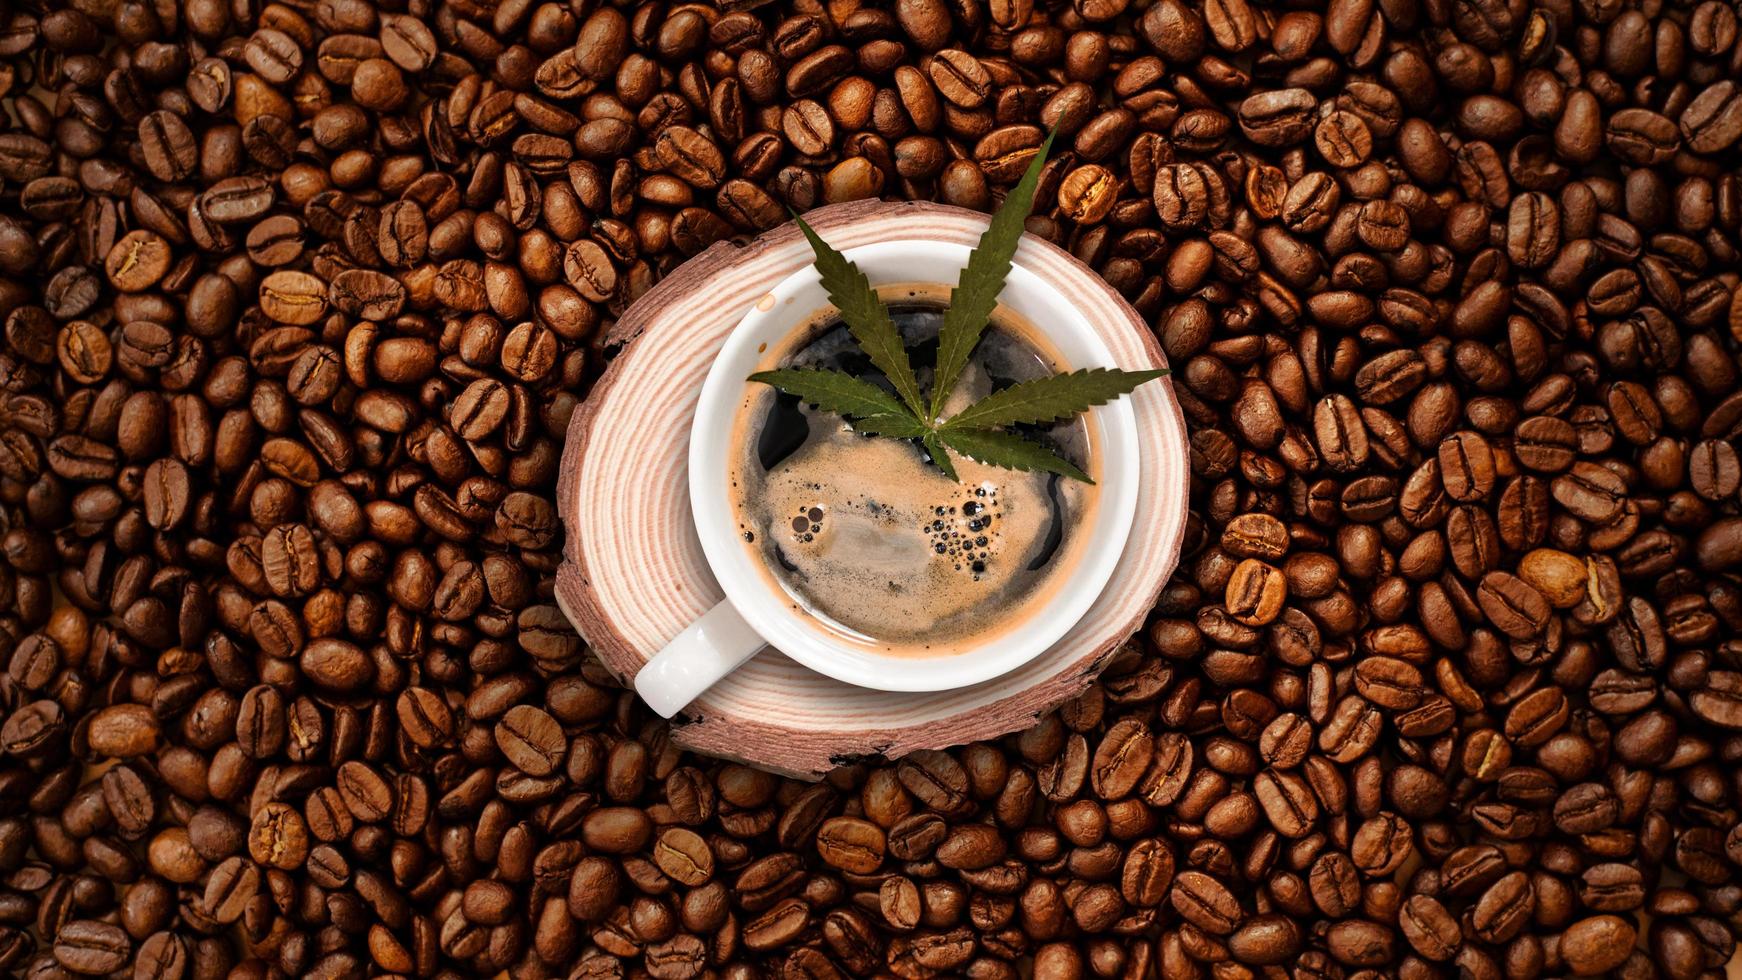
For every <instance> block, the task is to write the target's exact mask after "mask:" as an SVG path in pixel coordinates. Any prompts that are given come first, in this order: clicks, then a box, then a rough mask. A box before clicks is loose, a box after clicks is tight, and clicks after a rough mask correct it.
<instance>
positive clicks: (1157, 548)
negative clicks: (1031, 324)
mask: <svg viewBox="0 0 1742 980" xmlns="http://www.w3.org/2000/svg"><path fill="white" fill-rule="evenodd" d="M807 217H808V220H809V221H810V222H811V223H812V225H813V226H814V227H815V228H816V229H817V231H818V232H820V233H821V234H822V235H823V237H824V238H826V239H827V240H828V241H829V243H830V244H832V245H834V246H835V247H836V248H839V249H843V250H845V249H848V248H853V247H855V246H859V245H865V244H870V243H872V242H880V241H889V240H895V239H914V238H923V239H932V240H937V241H945V242H958V243H961V244H963V245H968V246H972V245H974V244H975V243H976V242H978V241H979V237H980V234H981V233H982V232H983V231H985V229H986V224H987V216H986V215H984V214H980V213H978V212H974V211H966V210H962V209H959V208H951V207H945V206H942V205H935V204H926V203H890V202H879V201H866V202H857V203H853V204H842V205H835V206H831V207H826V208H823V209H821V210H819V211H816V212H813V213H812V214H810V215H808V216H807ZM811 258H812V256H811V250H810V247H809V246H808V245H807V244H806V243H805V240H804V238H803V237H802V236H801V235H800V234H799V231H798V228H797V226H796V225H792V224H788V225H784V226H782V227H780V228H777V229H775V230H773V231H771V232H769V233H768V234H766V235H763V236H762V237H761V238H758V239H757V240H755V241H754V242H751V243H750V244H749V245H745V246H737V245H732V244H729V243H721V244H718V245H715V246H713V247H712V248H710V249H708V250H707V251H706V252H703V253H702V254H701V255H698V256H696V257H695V258H693V259H691V260H690V261H689V262H687V263H685V264H684V265H683V266H682V267H681V268H679V269H678V270H677V271H676V272H674V273H673V274H671V275H670V276H667V277H666V278H665V279H664V280H663V281H661V282H660V283H659V284H658V285H656V286H654V288H653V289H652V290H651V291H649V292H648V293H647V294H646V295H645V296H643V297H642V298H641V299H640V300H639V301H637V302H636V303H635V304H634V305H633V306H632V307H631V308H630V309H629V310H628V311H626V312H625V314H624V316H623V317H622V319H620V320H619V321H618V323H617V327H616V331H615V332H616V334H617V335H618V336H619V337H621V338H623V339H624V340H626V341H627V342H628V346H627V348H626V349H625V350H624V351H623V352H622V353H621V354H620V355H619V356H618V357H617V359H616V360H615V361H614V362H613V363H612V364H611V366H610V368H609V369H608V370H607V371H606V372H605V375H604V377H602V378H601V379H600V380H599V382H598V384H597V385H595V386H594V388H593V391H592V394H591V396H590V397H589V398H588V400H587V403H586V404H585V405H584V406H583V407H582V408H581V409H580V410H579V411H577V412H576V413H575V416H574V419H573V421H572V422H571V423H570V425H569V432H568V444H567V446H566V448H565V449H564V452H563V460H562V470H561V477H560V480H559V482H558V485H557V501H558V507H559V509H560V511H561V513H562V519H563V522H564V524H565V525H566V527H567V530H568V541H567V544H566V546H565V552H564V561H563V564H562V567H561V569H559V571H558V572H557V580H556V597H557V602H558V603H559V604H560V605H561V607H562V609H563V611H564V612H565V613H566V614H567V615H568V617H569V619H570V621H571V622H573V623H574V625H575V628H576V629H577V630H579V631H580V634H581V635H582V636H583V637H584V638H585V639H586V640H587V642H588V643H589V644H590V645H591V646H592V648H593V650H594V651H595V652H597V653H598V655H599V658H600V660H601V661H603V663H604V664H605V666H606V667H607V668H608V669H609V670H611V671H612V672H613V673H614V674H616V675H617V676H618V677H619V678H621V679H622V680H624V681H625V682H627V681H629V680H630V679H631V678H633V677H634V676H635V673H636V671H638V670H639V669H640V668H641V665H642V664H644V663H646V662H647V660H648V659H649V658H650V657H652V656H653V655H654V654H655V653H657V652H659V650H660V649H661V648H662V647H663V646H664V645H665V644H666V642H667V641H669V640H670V639H671V638H672V637H674V636H676V635H677V634H678V632H679V631H680V630H682V629H683V628H684V627H685V626H687V625H688V624H689V623H691V622H693V621H694V620H695V619H696V618H698V617H699V616H701V615H702V614H703V613H705V612H707V611H708V609H710V608H711V607H713V605H714V604H715V603H717V602H719V601H720V600H721V599H722V598H723V594H722V593H721V591H720V588H719V586H718V584H716V582H715V580H714V577H713V574H712V573H711V572H710V571H709V569H708V566H707V564H706V562H705V561H704V560H703V557H702V549H701V543H700V541H699V540H698V539H697V537H696V532H695V528H694V526H693V524H692V522H691V518H690V503H689V492H688V458H689V432H690V422H691V418H692V416H693V415H694V411H695V405H696V400H697V397H698V396H699V394H700V391H701V386H702V381H703V379H704V378H705V377H706V376H707V373H708V369H709V367H710V365H711V364H712V362H713V359H714V355H715V353H716V352H717V351H718V350H719V348H720V346H721V345H722V344H723V343H724V342H725V339H726V335H727V334H728V333H730V332H731V330H732V328H733V327H735V326H736V325H737V324H738V321H739V320H740V319H741V318H742V317H743V316H744V314H745V312H746V311H748V310H749V309H750V307H751V305H752V304H754V303H755V302H756V301H757V300H758V299H760V298H761V297H762V296H763V294H764V293H766V292H767V291H768V290H769V288H770V287H772V286H773V285H774V284H776V283H778V282H780V281H781V280H782V279H785V278H786V277H787V276H788V275H790V274H792V273H793V272H795V271H797V270H799V269H801V268H803V267H804V266H806V265H809V264H810V262H811ZM1016 262H1017V264H1018V265H1021V266H1023V267H1025V268H1028V269H1030V270H1032V271H1034V272H1036V273H1037V274H1039V275H1041V276H1042V277H1043V278H1045V279H1047V280H1048V281H1049V282H1050V283H1051V284H1052V285H1053V286H1054V287H1055V288H1057V289H1058V290H1059V291H1060V292H1062V293H1063V294H1064V295H1065V296H1066V297H1068V298H1069V299H1070V300H1071V301H1072V302H1073V303H1075V304H1076V305H1077V306H1078V307H1079V308H1080V309H1081V310H1082V312H1083V314H1084V316H1085V317H1086V318H1087V319H1088V320H1089V322H1090V323H1091V324H1093V325H1094V327H1095V328H1096V330H1097V331H1098V332H1099V333H1100V335H1101V337H1102V339H1103V340H1104V341H1105V342H1106V344H1107V346H1108V348H1109V349H1111V350H1112V352H1113V355H1114V358H1115V361H1116V363H1117V365H1118V366H1119V367H1122V368H1126V369H1130V370H1139V369H1143V368H1149V367H1157V366H1163V365H1165V364H1166V359H1165V357H1164V356H1163V354H1162V352H1161V349H1160V347H1159V345H1158V344H1157V343H1156V340H1155V336H1154V334H1153V333H1152V332H1151V331H1150V329H1149V327H1148V326H1147V325H1145V324H1144V323H1143V321H1142V320H1141V319H1140V318H1139V317H1138V316H1137V314H1136V312H1135V311H1133V310H1132V309H1131V307H1130V306H1129V305H1128V304H1126V303H1125V302H1124V300H1122V299H1121V298H1120V297H1119V295H1118V294H1117V293H1116V292H1114V291H1113V289H1112V288H1111V287H1109V286H1108V285H1107V284H1106V283H1104V282H1103V281H1102V280H1101V279H1100V277H1098V276H1096V275H1095V274H1094V273H1093V272H1092V271H1090V270H1089V269H1088V268H1087V267H1086V266H1084V265H1082V264H1081V263H1080V262H1078V261H1077V260H1076V259H1074V258H1072V257H1071V256H1070V255H1069V254H1067V253H1066V252H1064V251H1063V250H1062V249H1059V248H1057V247H1056V246H1054V245H1051V244H1049V243H1047V242H1045V241H1043V240H1041V239H1038V238H1035V237H1034V236H1029V237H1027V238H1025V239H1024V240H1023V243H1022V246H1021V249H1020V250H1019V252H1018V253H1017V258H1016ZM954 276H955V270H947V275H944V276H942V278H945V279H946V280H953V278H954ZM1129 397H1131V398H1132V403H1133V407H1134V408H1135V409H1136V413H1137V425H1138V431H1139V434H1140V437H1141V439H1142V441H1143V446H1144V453H1143V461H1142V490H1141V493H1140V496H1139V500H1138V505H1137V517H1136V520H1135V522H1134V525H1133V528H1132V535H1131V539H1130V542H1129V543H1128V544H1127V545H1126V548H1125V553H1124V555H1123V557H1122V558H1121V560H1120V562H1119V565H1118V568H1117V570H1116V571H1115V572H1114V574H1113V580H1112V582H1111V583H1110V584H1109V585H1108V587H1107V589H1106V591H1105V592H1104V593H1103V594H1102V595H1101V598H1100V599H1098V600H1097V601H1096V603H1095V605H1094V606H1093V607H1092V608H1091V609H1090V610H1089V612H1088V614H1087V615H1086V616H1084V617H1083V619H1082V620H1081V622H1079V623H1078V624H1077V626H1076V628H1075V629H1074V630H1072V631H1071V633H1070V635H1068V636H1067V637H1066V638H1065V639H1063V640H1061V641H1059V643H1057V644H1056V645H1054V646H1053V648H1052V649H1050V650H1048V651H1047V652H1046V653H1045V654H1042V655H1041V656H1040V657H1038V658H1036V659H1035V660H1033V661H1031V662H1029V663H1028V664H1027V665H1025V666H1024V667H1022V668H1019V669H1017V670H1015V671H1013V672H1011V673H1009V674H1006V675H1004V676H1002V677H999V678H996V679H994V680H991V681H987V682H985V683H983V684H979V685H976V686H974V687H968V688H962V689H959V690H954V691H940V692H936V693H928V694H899V693H889V692H884V691H872V690H867V689H864V688H859V687H854V686H851V685H848V684H843V683H841V682H839V681H836V680H833V679H831V678H828V677H824V676H823V675H821V674H817V673H814V672H812V671H810V670H808V669H806V668H804V667H801V666H799V665H798V664H797V663H795V662H793V661H791V660H789V659H787V658H786V657H784V656H782V655H781V654H779V653H778V652H776V651H774V650H772V649H770V650H764V651H763V652H762V653H760V654H758V655H757V656H756V657H755V658H754V659H753V660H751V661H750V662H749V663H747V664H745V665H744V666H743V667H740V668H739V669H738V670H737V671H736V672H735V673H733V674H732V675H731V676H729V677H728V678H726V680H724V681H723V682H721V683H720V684H718V685H715V686H714V687H713V688H712V689H711V690H709V691H708V693H707V694H705V695H703V696H702V697H701V698H700V699H699V700H697V701H696V702H695V703H694V704H692V705H691V706H690V708H689V709H688V711H687V712H686V713H685V715H684V716H682V717H680V718H677V719H673V722H672V738H673V741H675V742H676V743H677V744H679V745H681V746H683V747H685V748H688V749H692V750H695V751H697V752H701V753H705V754H708V755H714V756H722V757H725V758H730V759H735V760H739V761H742V762H745V763H749V764H751V765H755V766H760V767H762V768H764V769H770V770H773V771H775V772H779V773H784V774H788V775H793V776H799V777H804V778H815V777H818V776H821V775H822V774H824V773H826V772H827V771H828V770H829V769H831V768H834V767H835V766H838V765H841V764H844V763H847V762H851V761H853V760H855V759H858V758H860V757H863V756H873V755H881V756H884V757H887V758H895V757H898V756H901V755H905V754H907V753H909V752H912V751H914V750H916V749H932V748H945V747H947V746H952V745H958V744H961V743H963V742H969V741H974V740H978V739H989V738H996V737H997V736H1000V735H1003V734H1006V733H1008V732H1011V731H1015V730H1016V729H1019V728H1023V727H1026V726H1028V725H1030V724H1032V723H1033V722H1034V721H1035V720H1036V719H1037V718H1039V717H1040V716H1041V715H1042V714H1044V713H1045V712H1046V711H1047V710H1049V709H1051V708H1052V707H1054V706H1056V705H1057V704H1059V703H1060V702H1062V701H1064V700H1065V699H1067V698H1070V697H1072V696H1073V695H1075V694H1077V693H1079V692H1080V691H1082V690H1083V689H1084V688H1085V687H1086V686H1087V685H1088V683H1089V681H1090V680H1091V679H1093V678H1094V677H1095V675H1096V674H1097V673H1099V672H1100V670H1101V668H1102V667H1104V666H1105V665H1106V663H1107V661H1108V659H1109V658H1110V657H1111V655H1112V654H1113V652H1114V651H1116V650H1117V649H1118V648H1119V646H1120V644H1121V643H1123V642H1124V641H1125V640H1126V639H1127V638H1129V637H1130V636H1131V634H1132V633H1133V632H1135V631H1136V630H1137V629H1138V628H1140V627H1141V626H1142V625H1143V621H1144V618H1145V617H1146V616H1147V614H1148V612H1149V610H1150V608H1151V607H1152V606H1153V605H1154V604H1155V599H1156V596H1157V595H1158V594H1159V593H1160V591H1161V588H1162V586H1163V585H1164V584H1166V582H1167V579H1168V576H1169V575H1171V574H1172V573H1173V570H1174V566H1175V564H1177V562H1178V560H1179V549H1180V544H1181V542H1182V540H1183V539H1184V536H1185V528H1186V505H1187V476H1188V469H1189V460H1188V457H1187V451H1188V450H1187V445H1186V429H1185V420H1184V417H1183V416H1182V415H1181V413H1180V408H1179V403H1178V401H1177V400H1176V399H1175V398H1174V394H1173V388H1172V387H1171V382H1170V380H1169V379H1163V380H1162V381H1160V382H1156V383H1153V384H1148V385H1144V386H1143V387H1142V388H1140V389H1138V391H1137V392H1136V393H1135V394H1134V395H1132V396H1129Z"/></svg>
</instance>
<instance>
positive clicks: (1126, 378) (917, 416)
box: [750, 130, 1167, 483]
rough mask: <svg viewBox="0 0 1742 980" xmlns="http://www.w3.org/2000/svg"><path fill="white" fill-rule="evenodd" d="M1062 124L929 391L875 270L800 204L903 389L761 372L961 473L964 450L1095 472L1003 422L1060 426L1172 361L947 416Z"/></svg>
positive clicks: (971, 284) (1003, 221)
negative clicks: (875, 283) (863, 267)
mask: <svg viewBox="0 0 1742 980" xmlns="http://www.w3.org/2000/svg"><path fill="white" fill-rule="evenodd" d="M1056 132H1057V131H1056V130H1055V131H1054V132H1052V133H1048V134H1047V137H1046V140H1045V141H1044V142H1042V143H1041V145H1040V149H1038V150H1037V151H1035V154H1034V159H1033V160H1031V161H1029V164H1028V169H1027V170H1026V171H1025V172H1024V173H1023V175H1022V179H1021V180H1019V181H1017V183H1016V186H1015V187H1013V188H1011V190H1010V193H1009V194H1007V195H1006V196H1005V198H1004V203H1003V204H1002V205H1000V206H999V208H998V213H997V214H994V215H993V216H992V223H991V225H990V226H988V227H987V229H986V232H985V234H983V235H981V236H980V243H979V244H978V245H976V246H975V247H974V250H973V251H972V252H970V253H969V254H968V266H967V268H965V269H963V270H962V274H961V277H960V278H959V279H958V281H957V282H956V287H955V289H953V290H952V291H951V292H950V305H949V308H948V309H947V310H945V311H944V322H943V325H942V327H940V328H939V330H938V356H937V367H936V368H935V369H934V371H933V376H932V386H931V396H930V398H929V399H926V398H923V397H922V396H921V395H920V390H919V381H918V378H917V377H916V376H915V374H914V372H913V363H912V362H911V361H910V360H909V359H908V356H907V347H906V345H905V344H904V343H903V342H902V339H901V332H900V331H899V330H897V329H896V328H895V323H894V321H892V320H891V319H890V318H889V311H888V309H886V308H885V307H884V305H883V302H882V300H880V299H878V298H877V293H876V291H875V290H873V289H872V288H871V282H870V280H868V279H866V278H865V274H864V273H863V272H860V271H859V267H858V266H856V265H854V264H853V263H851V262H849V261H847V258H846V256H844V255H842V254H841V253H840V252H837V251H835V249H834V248H832V247H831V246H830V245H829V243H827V242H825V241H823V240H822V238H821V236H819V235H818V234H817V233H816V230H815V229H813V228H812V227H811V226H810V225H809V224H807V223H806V222H805V220H804V219H803V218H801V217H799V216H798V215H796V214H795V215H793V220H795V221H797V222H798V227H799V230H800V231H803V232H804V236H805V238H806V239H807V240H809V241H810V245H811V251H812V252H814V253H816V267H817V273H818V274H819V275H820V276H821V278H822V283H823V289H824V290H826V291H827V292H828V294H829V300H830V302H832V303H834V304H835V308H836V309H838V310H839V311H840V314H841V320H842V322H844V323H845V324H846V325H847V330H848V332H849V333H851V334H852V335H853V340H854V341H855V342H856V343H858V345H859V348H860V349H861V350H863V351H864V352H865V355H866V356H867V357H869V358H870V359H871V363H872V365H874V366H875V367H876V368H877V370H879V371H881V372H883V376H884V377H886V378H888V379H889V383H890V384H891V385H892V386H894V388H895V394H893V395H891V394H890V393H889V392H887V391H885V390H883V389H882V388H880V387H878V386H877V385H874V384H872V383H871V382H869V381H866V380H864V379H862V378H856V377H854V376H852V375H850V374H846V373H844V372H841V371H828V370H794V369H790V368H783V369H781V370H776V371H759V372H757V373H756V374H752V375H751V376H750V380H751V381H760V382H762V383H764V384H769V385H773V386H774V387H776V388H779V389H780V390H782V391H785V392H788V393H790V394H794V395H797V396H798V397H800V398H802V399H803V400H805V401H806V402H809V403H810V404H812V405H815V406H817V407H818V408H820V409H822V410H823V411H826V412H833V413H835V414H836V415H841V416H844V417H846V418H847V419H848V420H849V421H850V422H851V423H852V425H853V428H854V429H855V430H857V431H859V432H862V433H865V434H867V435H874V436H886V437H888V438H891V439H917V440H919V442H920V444H921V445H923V446H924V447H925V451H926V453H927V454H928V455H930V456H931V459H932V462H934V463H936V464H937V467H938V470H939V471H940V472H942V473H943V474H944V475H945V476H947V477H949V478H950V479H951V480H954V479H956V478H957V477H956V467H955V464H954V463H952V462H951V461H950V452H956V453H959V454H961V455H963V456H966V457H968V458H969V459H973V460H977V461H979V462H981V463H984V464H987V465H989V466H1001V467H1004V468H1005V469H1012V470H1023V471H1030V470H1039V471H1041V472H1044V473H1057V474H1058V475H1060V476H1066V477H1070V478H1071V479H1073V480H1081V481H1083V482H1084V483H1093V482H1094V481H1093V480H1091V479H1089V475H1088V474H1087V473H1084V472H1083V471H1082V470H1080V469H1078V468H1077V467H1076V466H1074V465H1073V464H1072V463H1071V462H1070V461H1069V460H1066V459H1064V458H1062V457H1060V456H1059V455H1058V454H1056V453H1054V452H1053V451H1052V450H1051V449H1048V448H1047V447H1046V446H1043V445H1041V444H1040V443H1038V442H1033V441H1031V440H1028V439H1025V438H1023V437H1022V436H1021V435H1018V434H1017V433H1014V432H1006V431H1003V430H1004V428H1005V427H1006V426H1014V425H1049V424H1051V423H1054V422H1058V421H1061V420H1063V419H1068V418H1071V417H1072V416H1075V415H1077V414H1079V413H1081V412H1086V411H1088V410H1089V409H1090V408H1093V407H1094V406H1096V405H1104V404H1106V403H1107V402H1110V401H1112V400H1113V399H1115V398H1118V397H1120V396H1122V395H1126V394H1129V393H1130V392H1131V391H1132V389H1134V388H1136V387H1137V386H1138V385H1140V384H1143V383H1144V382H1146V381H1152V380H1154V379H1156V378H1159V377H1161V376H1162V375H1164V374H1166V373H1167V372H1166V371H1119V370H1113V369H1110V368H1087V369H1084V370H1081V371H1073V372H1071V373H1069V374H1059V375H1053V376H1051V377H1046V378H1037V379H1035V380H1033V381H1024V382H1021V383H1019V384H1014V385H1011V386H1010V387H1008V388H1005V389H1004V390H1002V391H998V392H994V393H992V394H991V395H988V396H986V397H985V398H982V399H980V400H979V401H978V402H975V403H974V404H972V405H969V406H968V407H967V408H964V409H962V410H961V411H959V412H957V413H956V414H955V415H953V416H951V417H950V418H949V419H947V420H940V419H939V418H938V415H939V413H941V412H942V411H943V407H944V404H945V402H947V401H948V400H949V397H950V392H951V390H952V389H954V388H955V386H956V382H958V381H960V380H961V377H962V371H963V370H964V369H965V368H966V367H967V366H968V361H969V359H970V358H971V357H972V356H973V354H974V348H975V347H976V346H978V345H979V343H980V338H981V336H982V335H983V334H984V333H985V332H986V326H987V324H988V323H989V322H990V319H991V316H992V311H993V310H994V309H995V308H997V306H998V294H999V293H1000V292H1002V291H1003V290H1004V278H1005V276H1008V275H1009V274H1010V260H1011V259H1012V258H1013V257H1014V256H1015V255H1016V248H1017V246H1018V245H1019V244H1021V241H1022V227H1023V223H1024V222H1025V221H1027V220H1028V213H1029V211H1030V210H1032V209H1033V207H1034V195H1035V188H1036V187H1038V186H1039V184H1040V172H1041V169H1042V168H1043V167H1044V166H1045V164H1046V156H1047V153H1048V152H1049V151H1051V149H1052V141H1053V136H1055V135H1056Z"/></svg>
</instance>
